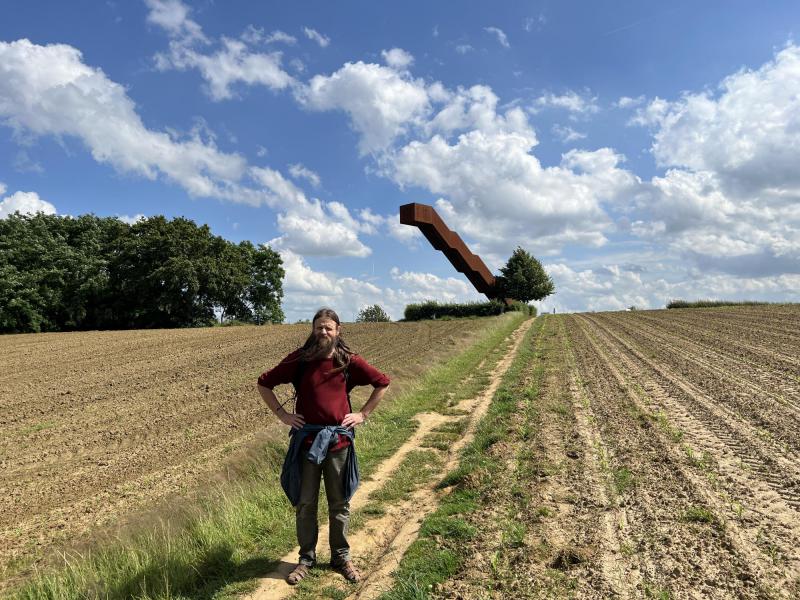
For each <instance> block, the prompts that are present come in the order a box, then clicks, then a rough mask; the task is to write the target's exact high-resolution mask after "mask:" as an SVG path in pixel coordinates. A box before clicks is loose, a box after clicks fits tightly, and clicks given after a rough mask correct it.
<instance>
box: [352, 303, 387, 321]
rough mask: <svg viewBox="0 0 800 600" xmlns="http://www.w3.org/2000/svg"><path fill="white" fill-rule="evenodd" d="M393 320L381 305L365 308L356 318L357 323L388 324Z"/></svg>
mask: <svg viewBox="0 0 800 600" xmlns="http://www.w3.org/2000/svg"><path fill="white" fill-rule="evenodd" d="M391 320H392V319H390V318H389V315H388V314H386V311H385V310H383V307H382V306H381V305H380V304H373V305H372V306H365V307H364V308H362V309H361V310H360V311H358V316H357V317H356V323H388V322H389V321H391Z"/></svg>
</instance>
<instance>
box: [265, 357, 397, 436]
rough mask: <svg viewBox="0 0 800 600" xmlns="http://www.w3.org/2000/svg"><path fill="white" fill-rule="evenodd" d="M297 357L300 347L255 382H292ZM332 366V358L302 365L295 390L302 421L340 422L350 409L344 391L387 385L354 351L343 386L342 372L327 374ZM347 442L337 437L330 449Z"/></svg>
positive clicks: (273, 385)
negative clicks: (298, 384)
mask: <svg viewBox="0 0 800 600" xmlns="http://www.w3.org/2000/svg"><path fill="white" fill-rule="evenodd" d="M299 357H300V350H295V351H294V352H292V353H291V354H289V356H287V357H286V358H284V359H283V360H282V361H281V362H280V363H278V365H277V366H276V367H275V368H273V369H270V370H269V371H266V372H264V373H262V374H261V376H260V377H259V378H258V384H259V385H263V386H264V387H268V388H269V389H273V388H274V387H275V386H276V385H279V384H282V383H285V384H290V383H293V382H294V378H295V374H296V373H297V369H298V367H299V365H300V359H299ZM333 368H334V366H333V359H332V358H327V359H323V360H318V361H312V362H308V363H306V364H305V365H304V370H303V376H302V378H301V379H300V388H299V390H298V391H297V407H296V412H298V413H299V414H301V415H303V418H304V419H305V421H306V423H309V424H313V425H341V423H342V420H343V419H344V416H345V415H346V414H347V413H349V412H350V406H349V405H348V402H347V394H348V393H349V392H350V390H352V389H353V388H354V387H356V386H359V385H372V386H374V387H386V386H387V385H389V377H388V376H387V375H386V374H385V373H381V372H380V371H379V370H378V369H376V368H375V367H373V366H372V365H370V364H369V363H368V362H367V361H366V360H364V359H363V358H361V356H359V355H358V354H353V355H351V356H350V365H349V366H348V367H347V373H348V377H347V387H346V388H345V378H344V374H343V373H342V372H341V371H340V372H338V373H331V371H332V370H333ZM309 441H310V440H309ZM349 444H350V441H349V440H348V439H347V438H346V437H342V436H340V439H339V441H338V442H337V443H336V444H335V445H334V446H333V447H332V448H331V450H332V451H335V450H339V449H341V448H344V447H346V446H348V445H349Z"/></svg>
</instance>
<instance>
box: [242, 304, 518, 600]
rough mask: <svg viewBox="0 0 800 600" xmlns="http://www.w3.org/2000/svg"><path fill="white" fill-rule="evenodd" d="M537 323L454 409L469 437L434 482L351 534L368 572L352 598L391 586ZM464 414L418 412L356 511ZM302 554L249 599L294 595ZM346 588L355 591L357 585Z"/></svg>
mask: <svg viewBox="0 0 800 600" xmlns="http://www.w3.org/2000/svg"><path fill="white" fill-rule="evenodd" d="M532 323H533V320H531V319H529V320H527V321H525V322H524V323H522V324H521V325H520V326H519V327H518V328H517V329H516V330H515V331H514V332H513V333H512V335H511V347H510V349H509V351H508V352H507V353H506V355H505V356H504V357H503V358H502V359H501V361H500V362H499V363H498V364H497V366H496V367H495V368H494V370H493V372H492V376H491V379H490V382H489V385H488V386H487V387H486V388H485V389H484V390H483V391H482V392H481V393H480V394H479V395H478V396H476V397H475V398H471V399H467V400H464V401H462V402H461V403H459V404H457V405H456V406H455V407H454V408H456V409H457V410H458V412H462V411H463V412H466V413H468V415H469V424H468V426H467V428H466V430H465V433H464V435H463V436H462V437H461V438H460V439H459V440H458V441H456V442H454V443H453V445H452V446H451V447H450V449H449V451H448V452H446V453H444V456H445V461H444V466H443V467H442V468H441V470H440V472H439V473H438V475H437V476H435V477H434V483H431V484H429V485H426V486H423V487H422V488H420V489H418V490H417V491H416V492H414V493H413V494H412V496H411V497H410V498H409V499H408V500H406V501H404V502H402V503H398V504H395V505H393V506H391V507H389V508H388V510H387V512H386V514H384V515H382V516H380V517H378V518H374V519H370V520H369V521H368V522H367V523H366V525H365V526H364V527H363V528H362V529H360V530H359V531H357V532H354V533H351V534H350V535H349V536H348V539H349V542H350V546H351V551H352V553H353V556H354V557H355V562H356V565H357V566H358V567H359V569H360V571H361V573H362V575H364V580H363V582H362V583H360V584H359V585H358V586H357V587H356V588H355V591H351V595H350V596H349V598H353V599H356V598H357V599H359V600H366V599H370V598H375V597H377V596H379V595H380V594H381V593H383V592H384V591H385V590H386V589H388V588H389V587H390V586H391V584H392V576H391V574H392V572H393V571H394V570H395V569H396V568H397V565H398V564H399V562H400V559H401V558H402V556H403V554H404V553H405V551H406V550H407V549H408V547H409V546H410V545H411V543H412V542H413V541H414V540H415V539H416V537H417V533H418V532H419V528H420V524H421V523H422V521H423V519H424V518H425V517H426V516H427V515H428V514H430V513H431V512H432V511H433V510H435V508H436V507H437V505H438V503H439V498H440V494H441V493H442V492H439V491H437V490H436V489H435V487H434V486H435V481H436V480H438V479H441V477H443V476H444V475H445V474H446V473H447V472H449V471H450V470H452V469H453V468H455V467H456V466H457V464H458V459H459V454H460V452H461V450H462V449H463V448H464V446H465V445H466V444H468V443H469V442H470V441H471V440H472V439H473V437H474V432H475V427H476V426H477V423H478V422H479V421H480V420H481V418H483V416H484V415H485V414H486V411H487V410H488V408H489V404H490V403H491V400H492V397H493V396H494V394H495V392H496V391H497V388H498V386H499V384H500V380H501V378H502V376H503V374H504V373H505V372H506V371H507V370H508V367H509V366H510V365H511V361H512V360H513V357H514V356H515V355H516V352H517V350H518V348H519V345H520V343H521V342H522V339H523V337H524V335H525V332H526V331H527V330H528V328H529V327H530V326H531V324H532ZM461 418H463V417H461V416H445V415H441V414H436V413H423V414H420V415H417V420H418V422H419V426H418V428H417V430H416V432H415V434H414V435H413V436H412V438H411V439H409V440H408V441H407V442H406V443H405V444H403V445H402V446H401V447H400V448H399V449H398V451H397V452H396V453H395V454H394V455H393V456H392V457H391V458H389V459H387V460H386V461H384V463H382V464H381V466H380V467H379V468H378V469H377V470H376V472H375V474H374V476H373V477H372V479H371V480H370V481H367V482H366V483H364V484H363V485H362V486H361V487H360V488H359V490H358V492H357V493H356V495H355V496H354V498H353V500H352V501H351V505H350V508H351V511H356V510H358V509H359V508H360V507H362V506H364V505H365V504H366V502H367V500H368V498H369V495H370V492H372V491H374V490H377V489H379V488H380V487H381V486H382V485H383V484H384V483H385V482H386V481H387V480H388V479H390V478H391V476H392V474H393V473H394V472H395V471H396V469H397V467H398V466H399V465H400V463H401V462H402V460H403V458H404V457H405V456H406V455H407V454H408V453H409V452H410V451H412V450H416V449H418V448H419V447H420V445H421V442H422V440H423V438H424V437H425V436H426V435H427V434H429V433H430V432H431V431H432V430H433V429H434V428H436V427H437V426H439V425H441V424H443V423H446V422H451V421H455V420H458V419H461ZM327 545H328V537H327V531H326V528H324V527H320V537H319V542H318V545H317V547H318V549H324V548H326V547H327ZM298 552H299V548H295V549H294V550H292V551H291V552H290V553H288V554H287V555H286V556H284V557H283V558H282V559H281V563H280V565H279V566H278V568H277V569H276V570H275V571H273V572H272V573H269V574H268V575H266V576H265V577H264V578H263V579H262V581H261V583H260V584H259V587H258V589H257V590H256V591H255V592H253V593H252V594H249V595H248V596H246V598H247V600H276V599H280V598H287V597H290V596H291V595H292V594H293V593H294V589H293V588H292V587H291V586H289V585H288V584H287V583H286V582H285V578H286V575H288V573H289V572H290V571H291V570H292V568H294V565H295V564H296V561H297V555H298ZM318 581H319V584H318V585H319V587H320V588H324V587H326V586H328V585H338V584H341V582H342V581H343V580H342V578H341V577H340V576H338V575H336V574H333V573H330V574H323V575H322V576H321V577H320V578H319V580H318ZM344 589H348V590H352V588H344Z"/></svg>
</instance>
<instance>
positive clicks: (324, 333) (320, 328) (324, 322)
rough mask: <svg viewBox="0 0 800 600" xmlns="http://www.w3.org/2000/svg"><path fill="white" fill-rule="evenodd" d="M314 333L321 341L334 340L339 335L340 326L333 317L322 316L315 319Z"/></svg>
mask: <svg viewBox="0 0 800 600" xmlns="http://www.w3.org/2000/svg"><path fill="white" fill-rule="evenodd" d="M314 335H316V336H317V340H319V341H323V340H324V341H328V340H330V341H331V342H333V341H334V340H335V339H336V337H337V336H338V335H339V326H338V325H337V324H336V321H334V320H333V319H326V318H321V319H317V320H316V321H314Z"/></svg>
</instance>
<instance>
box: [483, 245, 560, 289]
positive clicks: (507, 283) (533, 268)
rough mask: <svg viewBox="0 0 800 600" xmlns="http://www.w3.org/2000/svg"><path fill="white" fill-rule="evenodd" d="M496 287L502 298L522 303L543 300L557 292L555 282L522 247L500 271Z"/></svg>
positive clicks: (540, 264)
mask: <svg viewBox="0 0 800 600" xmlns="http://www.w3.org/2000/svg"><path fill="white" fill-rule="evenodd" d="M500 273H501V274H500V275H499V276H497V278H496V282H495V285H496V286H497V290H498V295H499V297H501V298H511V299H513V300H519V301H520V302H530V301H531V300H542V299H543V298H546V297H547V296H549V295H550V294H552V293H553V292H554V291H555V286H554V285H553V280H552V279H550V276H549V275H548V274H547V272H546V271H545V270H544V267H542V263H540V262H539V261H538V260H537V259H536V258H534V257H533V256H532V255H531V254H529V253H528V252H526V251H525V250H523V249H522V248H520V247H517V249H516V250H514V253H513V254H512V255H511V258H509V259H508V262H507V263H506V265H505V266H504V267H503V268H501V269H500Z"/></svg>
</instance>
